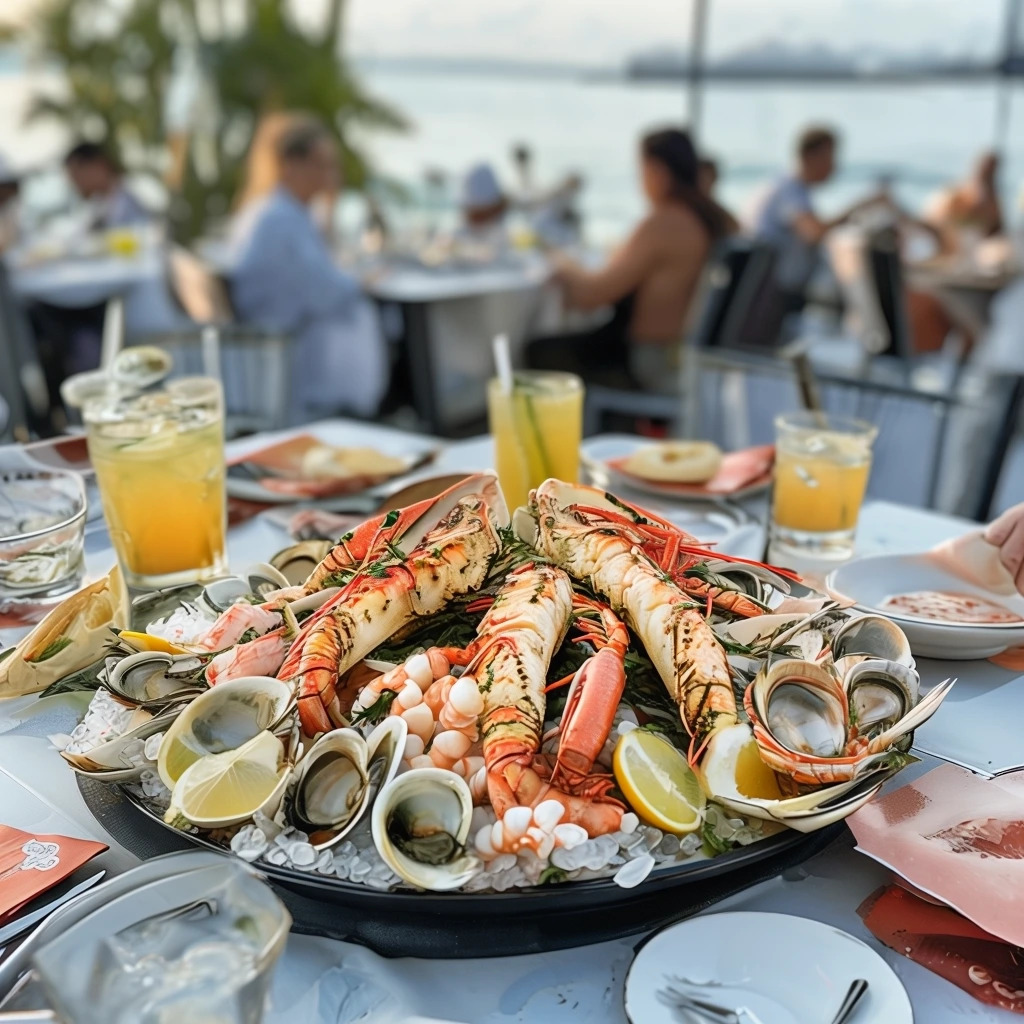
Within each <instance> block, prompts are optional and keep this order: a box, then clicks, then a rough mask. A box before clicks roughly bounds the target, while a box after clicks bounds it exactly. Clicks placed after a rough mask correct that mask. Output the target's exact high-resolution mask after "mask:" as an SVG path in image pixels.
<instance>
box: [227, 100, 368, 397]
mask: <svg viewBox="0 0 1024 1024" xmlns="http://www.w3.org/2000/svg"><path fill="white" fill-rule="evenodd" d="M274 156H275V167H276V176H277V184H276V186H275V187H274V188H273V189H272V190H271V191H270V192H269V193H267V194H266V195H264V196H262V198H259V199H255V200H253V201H251V202H249V203H247V204H246V205H245V206H244V207H243V208H242V209H241V210H240V212H239V214H238V216H237V218H236V221H235V223H234V225H233V228H232V246H233V249H234V263H233V265H234V269H233V272H232V275H231V284H232V299H233V301H234V304H235V308H236V310H237V311H238V314H239V317H240V318H241V319H243V320H245V321H248V322H250V323H253V324H257V325H259V326H260V327H264V328H267V329H269V330H274V331H281V332H285V333H287V334H290V335H293V336H294V340H295V347H294V350H293V351H294V358H293V360H292V397H293V405H294V406H295V410H296V414H297V415H300V416H306V417H308V416H312V415H316V414H318V413H320V414H323V413H329V412H337V411H349V412H353V413H356V414H358V415H366V416H369V415H372V414H373V413H374V412H376V410H377V406H378V405H379V403H380V400H381V397H382V396H383V394H384V391H385V389H386V387H387V379H388V363H387V353H386V350H385V346H384V341H383V338H382V336H381V333H380V325H379V321H378V319H377V316H376V310H375V307H374V306H373V305H372V303H370V302H368V301H367V300H365V299H364V298H363V295H362V290H361V288H360V285H359V282H358V281H357V280H356V279H355V278H353V277H351V276H350V275H348V274H346V273H345V272H344V271H342V270H340V269H339V268H338V267H337V266H336V265H335V262H334V259H333V256H332V254H331V251H330V249H329V247H328V246H327V243H326V242H325V240H324V238H323V235H322V234H321V233H320V231H319V230H318V228H317V226H316V223H315V221H314V219H313V215H312V213H311V210H310V207H311V205H312V204H313V202H314V201H315V200H316V199H317V197H318V196H321V195H323V194H325V193H328V194H329V193H333V192H335V191H337V189H338V188H339V186H340V173H339V167H338V153H337V146H336V144H335V142H334V139H333V138H332V136H331V135H330V133H329V132H328V131H327V129H326V128H325V127H324V126H323V125H322V124H320V123H319V122H318V121H316V120H314V119H308V118H298V119H296V120H295V122H294V123H292V124H290V125H289V126H288V127H287V128H285V129H284V130H283V131H282V132H281V133H280V135H279V136H278V137H277V140H276V145H275V150H274Z"/></svg>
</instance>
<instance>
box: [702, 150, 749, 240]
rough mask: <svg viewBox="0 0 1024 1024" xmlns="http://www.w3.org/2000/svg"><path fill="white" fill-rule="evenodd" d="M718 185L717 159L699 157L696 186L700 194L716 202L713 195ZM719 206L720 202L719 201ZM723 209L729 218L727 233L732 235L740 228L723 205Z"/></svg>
mask: <svg viewBox="0 0 1024 1024" xmlns="http://www.w3.org/2000/svg"><path fill="white" fill-rule="evenodd" d="M717 185H718V161H717V160H714V159H712V158H711V157H709V156H705V157H701V159H700V160H698V161H697V188H699V189H700V191H701V194H702V195H705V196H707V197H708V198H709V199H714V200H715V202H718V199H717V198H716V196H715V187H716V186H717ZM719 205H720V206H721V203H719ZM722 209H723V211H724V212H725V213H726V215H727V216H728V218H729V234H730V235H734V234H736V232H737V231H739V229H740V223H739V221H738V220H737V219H736V218H735V217H734V216H733V215H732V214H731V213H729V211H728V210H726V209H725V207H724V206H723V207H722Z"/></svg>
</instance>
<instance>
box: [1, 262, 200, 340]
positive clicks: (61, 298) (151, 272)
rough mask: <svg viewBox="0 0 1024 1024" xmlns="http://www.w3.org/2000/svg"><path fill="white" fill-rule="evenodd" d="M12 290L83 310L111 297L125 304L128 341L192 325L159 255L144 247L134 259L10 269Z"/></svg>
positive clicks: (19, 294)
mask: <svg viewBox="0 0 1024 1024" xmlns="http://www.w3.org/2000/svg"><path fill="white" fill-rule="evenodd" d="M10 271H11V287H12V288H13V290H14V293H15V294H16V295H18V296H19V297H21V298H22V299H24V300H34V301H36V302H46V303H49V304H50V305H52V306H60V307H61V308H64V309H84V308H86V307H88V306H97V305H99V304H101V303H104V302H108V301H109V300H110V299H113V298H117V297H119V296H120V297H122V298H123V299H124V302H125V330H126V332H127V334H128V336H129V337H140V336H142V335H144V334H153V333H162V332H165V331H174V330H185V329H187V328H188V327H189V326H190V325H191V321H190V320H189V319H188V318H187V317H186V316H185V315H184V314H183V313H182V312H181V311H180V310H179V309H178V307H177V306H176V305H175V303H174V300H173V299H172V297H171V293H170V289H169V287H168V284H167V275H166V270H165V267H164V258H163V251H162V250H161V249H159V248H156V247H145V248H143V249H142V250H141V251H140V252H139V253H138V254H137V255H136V256H132V257H118V256H94V257H89V258H82V259H58V260H48V261H47V262H45V263H37V264H34V265H29V266H20V267H19V266H17V265H15V266H12V267H11V268H10Z"/></svg>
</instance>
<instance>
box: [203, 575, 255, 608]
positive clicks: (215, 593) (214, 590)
mask: <svg viewBox="0 0 1024 1024" xmlns="http://www.w3.org/2000/svg"><path fill="white" fill-rule="evenodd" d="M251 594H252V591H251V590H250V589H249V581H248V580H245V579H243V578H242V577H241V576H225V577H224V578H223V579H219V580H214V581H213V582H212V583H208V584H207V585H206V587H205V588H204V589H203V593H202V595H201V597H200V600H201V601H202V603H203V604H205V605H206V606H207V607H208V608H209V609H210V610H211V611H213V612H215V613H216V614H218V615H219V614H220V613H221V612H224V611H227V610H228V608H230V607H231V606H232V605H233V604H235V603H236V602H237V601H240V600H244V599H245V598H247V597H249V596H250V595H251Z"/></svg>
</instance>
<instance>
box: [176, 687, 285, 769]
mask: <svg viewBox="0 0 1024 1024" xmlns="http://www.w3.org/2000/svg"><path fill="white" fill-rule="evenodd" d="M294 707H295V695H294V691H293V689H292V687H291V686H290V685H289V684H288V683H284V682H282V681H281V680H280V679H272V678H270V677H269V676H243V677H242V678H241V679H232V680H229V681H228V682H226V683H219V684H218V685H217V686H214V687H211V688H210V689H209V690H207V691H206V692H205V693H203V694H201V695H200V696H198V697H197V698H196V699H195V700H194V701H192V703H191V704H189V705H188V707H187V708H186V709H185V710H184V712H183V713H182V714H181V715H179V716H178V718H177V719H176V720H175V722H174V724H173V725H172V726H171V728H170V729H169V730H168V731H167V735H165V736H164V738H163V742H162V743H161V744H160V756H159V758H158V760H157V769H158V771H159V773H160V778H161V779H162V780H163V783H164V785H165V786H167V788H168V789H173V788H174V783H175V781H176V779H177V778H178V776H179V775H180V774H181V772H182V771H184V770H185V768H187V767H188V765H189V764H191V763H193V762H194V761H197V760H198V759H199V758H200V757H205V756H206V755H207V754H219V753H222V752H223V751H225V750H234V749H236V748H237V747H240V746H241V745H242V744H243V743H247V742H248V741H249V740H251V739H252V738H253V737H254V736H256V735H257V734H258V733H260V732H262V731H263V730H264V729H270V730H271V731H274V730H275V729H276V728H277V727H278V726H279V725H280V723H281V722H282V721H283V720H284V719H285V718H286V717H287V716H288V715H289V714H290V713H291V712H292V711H293V710H294ZM172 741H180V742H181V744H182V745H183V746H184V747H185V749H186V750H187V751H188V757H187V758H186V760H187V761H188V763H187V764H186V763H184V762H182V763H181V764H175V765H173V766H170V765H168V763H167V758H168V751H169V750H170V748H171V743H172ZM171 770H173V771H174V772H175V774H174V775H173V776H172V775H171V774H170V771H171Z"/></svg>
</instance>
